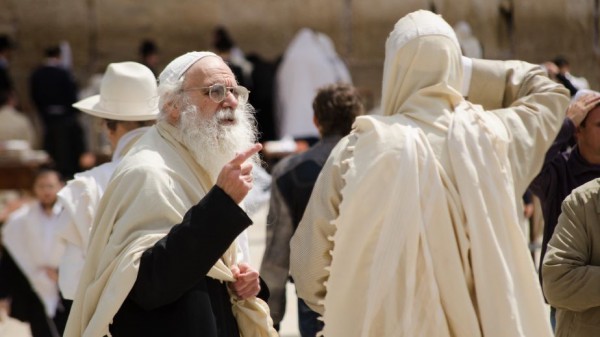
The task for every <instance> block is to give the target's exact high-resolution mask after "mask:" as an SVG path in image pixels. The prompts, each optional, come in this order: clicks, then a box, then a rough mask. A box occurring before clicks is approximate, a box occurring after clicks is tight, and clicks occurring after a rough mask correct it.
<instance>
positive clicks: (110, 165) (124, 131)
mask: <svg viewBox="0 0 600 337" xmlns="http://www.w3.org/2000/svg"><path fill="white" fill-rule="evenodd" d="M132 88H137V90H133V89H132ZM126 89H128V90H126ZM156 95H157V91H156V80H155V79H154V75H153V74H152V71H151V70H150V69H149V68H147V67H146V66H144V65H142V64H139V63H136V62H120V63H111V64H110V65H109V66H108V68H107V71H106V75H105V76H104V77H103V80H102V84H101V87H100V93H99V94H98V95H94V96H91V97H87V98H85V99H83V100H81V101H79V102H77V103H75V104H74V107H76V108H78V109H80V110H81V111H83V112H85V113H87V114H89V115H91V116H95V117H99V118H103V119H104V120H105V125H106V134H107V137H108V139H109V141H110V142H111V147H112V149H113V155H112V158H111V161H110V162H107V163H104V164H102V165H100V166H97V167H94V168H92V169H90V170H88V171H85V172H80V173H78V174H76V175H75V177H74V179H72V180H70V181H69V182H68V183H67V186H66V187H64V188H63V189H62V190H61V191H60V192H59V193H58V196H59V199H60V200H61V202H62V203H63V205H64V206H65V211H64V212H63V214H61V217H60V219H59V221H58V224H59V226H60V229H61V232H60V236H61V238H62V240H64V242H65V245H66V251H65V254H64V255H63V257H62V259H61V264H60V273H59V286H60V290H61V292H62V294H63V296H64V297H65V298H66V299H68V300H73V298H74V297H75V291H76V289H77V284H78V283H79V278H80V277H81V271H82V269H83V264H84V261H85V256H86V251H87V248H88V235H89V233H90V229H91V226H92V222H93V220H94V216H95V213H96V209H97V207H98V204H99V202H100V199H101V198H102V195H103V194H104V191H105V189H106V186H107V185H108V182H109V180H110V177H111V176H112V174H113V172H114V170H115V169H116V167H117V165H118V164H119V162H120V161H121V159H122V158H123V157H124V156H125V154H126V153H127V152H128V151H129V149H131V147H132V146H133V144H135V142H136V141H137V140H138V139H139V138H140V137H141V136H142V135H143V134H144V133H145V132H146V131H147V129H148V126H150V125H151V124H152V123H153V122H152V120H153V119H155V118H156V115H157V114H158V109H157V108H156V106H155V105H154V104H153V102H154V100H155V98H156ZM114 102H119V104H115V103H114ZM125 105H126V106H127V109H123V106H125Z"/></svg>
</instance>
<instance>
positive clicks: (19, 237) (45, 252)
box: [2, 201, 64, 317]
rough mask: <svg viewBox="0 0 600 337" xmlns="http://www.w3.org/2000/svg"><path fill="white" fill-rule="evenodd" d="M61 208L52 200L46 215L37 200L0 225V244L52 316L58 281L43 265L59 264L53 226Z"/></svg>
mask: <svg viewBox="0 0 600 337" xmlns="http://www.w3.org/2000/svg"><path fill="white" fill-rule="evenodd" d="M61 209H62V206H61V205H60V203H59V202H57V203H55V204H54V206H53V207H52V214H51V215H50V216H48V215H47V214H46V213H45V212H44V210H43V209H42V206H41V204H40V203H39V201H35V202H32V203H29V204H27V205H25V206H23V207H21V208H20V209H18V210H16V211H15V212H14V213H13V214H11V216H10V217H9V219H8V220H7V222H6V224H5V225H4V228H3V229H2V243H3V245H4V246H5V247H6V249H7V250H8V251H9V252H10V254H11V256H12V257H13V259H14V261H15V263H16V264H17V266H19V269H20V270H21V271H22V272H23V274H24V275H25V277H26V278H27V280H28V281H29V283H30V284H31V287H32V288H33V290H34V292H35V293H36V294H37V296H38V297H39V299H40V301H41V302H42V304H43V305H44V309H45V312H46V315H47V316H48V317H54V315H55V314H56V308H57V306H58V302H59V300H60V297H59V294H58V285H57V284H56V282H54V281H53V280H52V279H50V278H49V277H48V275H47V274H46V271H45V270H44V268H45V267H49V268H58V263H59V261H60V257H61V255H62V254H63V252H64V244H63V243H62V242H61V241H60V240H59V239H58V231H57V228H56V219H57V217H58V214H59V213H60V211H61Z"/></svg>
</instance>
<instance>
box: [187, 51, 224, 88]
mask: <svg viewBox="0 0 600 337" xmlns="http://www.w3.org/2000/svg"><path fill="white" fill-rule="evenodd" d="M231 80H235V77H234V75H233V73H232V72H231V69H230V68H229V66H227V64H226V63H225V62H223V60H222V59H220V58H218V57H205V58H203V59H201V60H198V62H196V63H194V64H193V65H192V66H191V67H190V69H189V70H188V74H187V75H186V82H187V81H189V82H190V83H191V82H193V83H200V84H203V85H204V84H212V83H213V82H215V81H231Z"/></svg>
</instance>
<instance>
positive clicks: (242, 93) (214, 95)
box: [184, 84, 250, 103]
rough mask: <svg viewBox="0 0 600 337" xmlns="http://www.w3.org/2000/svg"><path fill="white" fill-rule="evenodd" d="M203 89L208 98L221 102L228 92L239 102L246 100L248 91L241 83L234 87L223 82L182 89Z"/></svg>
mask: <svg viewBox="0 0 600 337" xmlns="http://www.w3.org/2000/svg"><path fill="white" fill-rule="evenodd" d="M194 90H203V92H204V94H205V95H208V97H210V99H211V100H212V101H213V102H215V103H221V102H223V101H224V100H225V98H226V97H227V94H228V93H232V94H233V97H235V99H237V100H238V101H239V102H241V103H246V102H247V101H248V94H250V91H249V90H248V89H246V88H244V87H242V86H241V85H238V86H235V87H227V86H225V85H224V84H213V85H211V86H210V87H201V88H191V89H186V90H184V91H194Z"/></svg>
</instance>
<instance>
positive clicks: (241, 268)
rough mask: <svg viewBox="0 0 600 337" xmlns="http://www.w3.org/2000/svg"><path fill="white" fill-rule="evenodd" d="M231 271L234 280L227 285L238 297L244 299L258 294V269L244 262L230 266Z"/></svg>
mask: <svg viewBox="0 0 600 337" xmlns="http://www.w3.org/2000/svg"><path fill="white" fill-rule="evenodd" d="M231 271H232V272H233V277H235V280H236V281H235V282H232V283H230V284H229V287H230V288H231V290H232V291H233V293H234V294H235V295H236V296H237V297H238V298H239V299H242V300H245V299H247V298H250V297H254V296H256V295H258V292H259V291H260V280H259V279H258V271H256V270H254V269H252V267H250V266H249V265H248V264H246V263H240V264H238V265H234V266H232V267H231Z"/></svg>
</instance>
